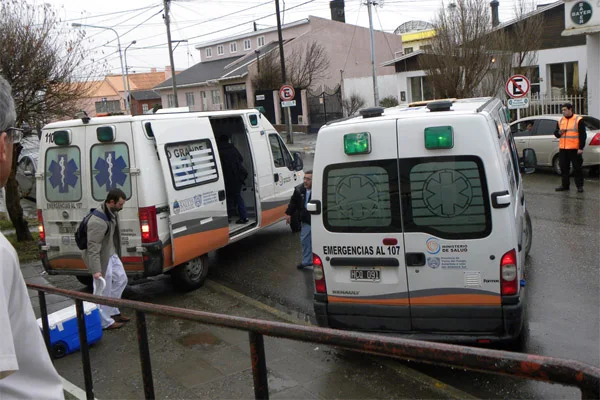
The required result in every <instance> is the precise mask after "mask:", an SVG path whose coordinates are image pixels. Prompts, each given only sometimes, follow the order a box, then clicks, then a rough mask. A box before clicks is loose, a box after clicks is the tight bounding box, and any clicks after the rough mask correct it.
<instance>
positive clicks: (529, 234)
mask: <svg viewBox="0 0 600 400" xmlns="http://www.w3.org/2000/svg"><path fill="white" fill-rule="evenodd" d="M523 235H524V236H525V243H524V246H523V247H524V248H525V257H527V256H528V255H529V250H531V243H532V242H533V227H532V224H531V216H530V215H529V212H528V211H525V232H524V233H523Z"/></svg>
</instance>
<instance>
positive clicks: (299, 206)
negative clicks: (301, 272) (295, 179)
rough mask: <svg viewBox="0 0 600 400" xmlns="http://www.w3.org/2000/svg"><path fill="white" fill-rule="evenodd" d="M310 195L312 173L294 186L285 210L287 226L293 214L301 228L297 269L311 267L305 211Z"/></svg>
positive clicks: (310, 238)
mask: <svg viewBox="0 0 600 400" xmlns="http://www.w3.org/2000/svg"><path fill="white" fill-rule="evenodd" d="M311 194H312V171H306V172H305V173H304V183H303V184H302V185H298V186H296V189H295V190H294V194H292V198H291V199H290V203H289V204H288V207H287V210H285V214H286V217H285V220H286V222H287V223H288V224H289V223H290V221H291V219H292V215H293V214H294V213H295V212H299V213H300V221H301V223H302V228H301V229H300V243H301V244H302V262H301V263H300V264H298V265H297V266H296V268H298V269H303V268H305V267H310V266H311V265H312V242H311V240H312V237H311V229H310V214H309V213H308V211H307V210H306V205H307V204H308V202H309V201H310V198H311Z"/></svg>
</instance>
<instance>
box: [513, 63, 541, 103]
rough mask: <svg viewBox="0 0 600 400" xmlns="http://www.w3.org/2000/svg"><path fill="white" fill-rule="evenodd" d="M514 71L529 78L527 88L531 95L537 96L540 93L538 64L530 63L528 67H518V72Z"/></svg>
mask: <svg viewBox="0 0 600 400" xmlns="http://www.w3.org/2000/svg"><path fill="white" fill-rule="evenodd" d="M514 73H520V74H522V75H525V76H526V77H527V79H529V82H530V83H531V88H530V89H529V93H531V95H532V96H534V97H539V95H540V67H539V66H538V65H532V66H530V67H525V68H524V69H523V68H521V69H519V71H518V72H517V71H516V70H515V71H514Z"/></svg>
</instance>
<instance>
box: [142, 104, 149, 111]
mask: <svg viewBox="0 0 600 400" xmlns="http://www.w3.org/2000/svg"><path fill="white" fill-rule="evenodd" d="M142 112H144V113H147V112H148V104H142Z"/></svg>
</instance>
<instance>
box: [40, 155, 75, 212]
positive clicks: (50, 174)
mask: <svg viewBox="0 0 600 400" xmlns="http://www.w3.org/2000/svg"><path fill="white" fill-rule="evenodd" d="M44 171H45V173H44V177H45V178H44V179H45V185H44V186H45V189H46V200H47V201H49V202H55V201H60V202H70V201H79V200H81V153H80V151H79V148H78V147H75V146H61V147H51V148H49V149H48V150H47V151H46V159H45V165H44Z"/></svg>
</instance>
